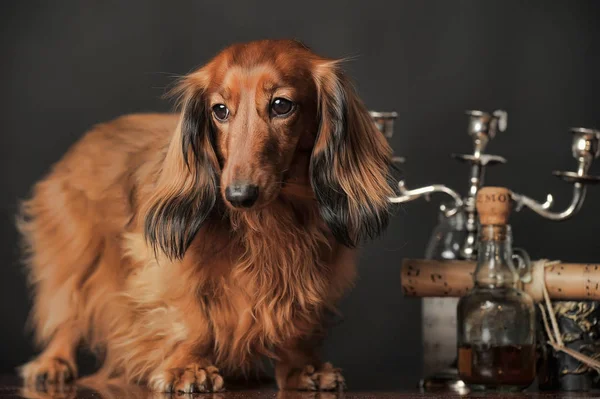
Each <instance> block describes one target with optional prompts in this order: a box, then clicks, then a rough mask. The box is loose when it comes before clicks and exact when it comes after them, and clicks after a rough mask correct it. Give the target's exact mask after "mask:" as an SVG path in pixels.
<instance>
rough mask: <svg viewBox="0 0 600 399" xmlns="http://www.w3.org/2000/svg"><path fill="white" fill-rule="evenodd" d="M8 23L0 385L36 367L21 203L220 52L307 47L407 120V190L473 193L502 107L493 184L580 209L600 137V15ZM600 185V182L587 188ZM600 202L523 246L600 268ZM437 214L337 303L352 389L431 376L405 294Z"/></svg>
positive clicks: (393, 245) (15, 15)
mask: <svg viewBox="0 0 600 399" xmlns="http://www.w3.org/2000/svg"><path fill="white" fill-rule="evenodd" d="M1 14H2V15H1V17H0V30H1V32H2V34H1V38H0V40H1V44H0V46H1V51H2V53H1V54H2V55H1V62H0V72H1V73H0V79H1V86H0V101H1V106H0V137H1V141H0V151H1V156H0V171H1V175H0V177H1V181H0V187H1V189H0V212H1V213H0V218H1V220H0V242H1V245H0V262H1V267H0V320H1V324H0V325H1V326H2V327H1V328H0V372H4V373H7V372H12V370H13V369H14V367H15V366H16V365H18V364H21V363H23V362H24V361H26V360H27V359H28V358H29V357H30V356H31V355H32V354H33V349H32V348H31V346H30V337H29V336H28V335H25V334H24V323H25V318H26V314H27V310H28V308H29V301H28V294H27V291H26V287H25V278H24V274H23V272H22V270H21V267H20V266H19V264H18V247H17V243H16V233H15V229H14V227H13V219H14V214H15V210H16V204H17V200H18V199H19V198H23V197H24V196H26V195H27V193H28V190H29V188H30V186H31V185H32V183H33V182H34V181H35V180H36V179H39V178H40V177H42V175H43V174H44V173H45V172H46V171H47V170H48V168H49V166H50V165H51V164H52V163H53V162H55V161H56V160H57V159H58V158H59V157H60V156H61V154H63V153H64V152H65V151H66V150H67V148H68V147H69V146H70V145H71V144H72V143H73V142H74V141H75V140H77V139H78V138H79V137H80V136H81V135H82V133H83V132H84V131H85V130H86V129H87V128H89V127H90V126H91V125H93V124H94V123H97V122H100V121H104V120H107V119H109V118H113V117H116V116H118V115H121V114H125V113H130V112H137V111H155V110H156V111H166V110H168V109H170V106H171V104H169V103H167V102H165V101H164V100H161V99H160V96H161V95H162V94H163V93H164V88H165V86H167V85H168V84H169V83H170V82H171V81H172V79H171V76H172V75H173V74H184V73H186V72H187V71H189V70H191V69H192V68H194V67H195V66H198V65H201V64H203V63H204V62H206V61H207V60H208V59H209V58H210V57H211V56H213V55H214V54H215V53H216V52H217V51H218V50H220V49H221V48H222V47H224V46H226V45H228V44H231V43H233V42H238V41H248V40H253V39H259V38H297V39H301V40H303V41H304V42H306V43H307V44H308V45H309V46H311V47H312V48H314V49H315V50H316V51H317V52H320V53H322V54H324V55H328V56H332V57H346V56H353V57H355V59H354V60H353V61H352V62H350V63H348V64H347V69H348V71H349V72H350V74H351V75H352V76H353V77H354V78H355V80H356V82H357V86H358V89H359V92H360V93H361V95H362V96H363V99H364V100H365V102H366V103H367V104H368V106H369V107H370V108H372V109H378V110H395V111H397V112H398V113H399V119H398V122H397V128H396V135H395V136H394V138H393V140H392V142H393V143H392V144H393V146H394V149H395V150H396V152H397V153H398V154H399V155H404V156H407V157H408V163H407V165H406V167H405V171H406V174H407V176H408V184H409V186H412V187H414V186H417V185H423V184H428V183H433V182H445V183H447V184H449V185H450V186H452V187H454V188H456V189H459V190H461V191H462V192H464V191H465V190H466V186H467V173H468V171H467V168H466V167H465V166H464V165H461V164H458V163H456V162H455V161H453V160H451V159H450V155H449V154H450V153H451V152H465V151H469V150H470V141H469V139H468V137H467V135H466V117H465V116H464V115H463V112H464V110H466V109H473V108H474V109H486V110H493V109H496V108H504V109H506V110H507V111H508V113H509V123H508V126H509V129H508V131H506V132H505V133H503V134H500V135H499V137H498V138H497V139H496V140H495V141H494V142H493V143H492V144H491V145H490V147H489V150H490V152H491V153H495V154H498V155H503V156H505V157H507V158H508V159H509V164H508V165H506V166H498V167H496V168H494V169H493V170H490V173H489V175H488V180H487V182H488V183H490V184H496V185H508V186H509V187H510V188H512V189H514V190H516V191H521V192H525V193H527V194H529V195H530V196H533V197H535V198H538V199H543V198H545V194H546V192H552V193H553V194H555V195H556V197H557V199H558V205H559V206H563V205H565V204H566V203H567V202H568V201H569V199H570V188H569V186H568V185H567V184H565V183H563V182H561V181H559V180H558V179H556V178H554V177H553V176H551V171H552V170H555V169H562V170H572V169H573V167H574V160H573V159H572V158H571V154H570V149H569V146H570V135H569V134H568V128H569V127H571V126H578V125H581V126H587V127H593V126H597V127H600V95H599V92H600V80H599V78H598V75H599V73H600V44H599V43H600V42H599V40H600V34H599V33H600V24H599V23H598V20H599V19H598V18H599V17H600V2H598V1H582V0H578V1H556V2H551V1H547V0H539V1H506V0H504V1H489V0H488V1H476V0H474V1H450V0H439V1H431V0H427V1H424V0H415V1H410V2H409V1H376V0H370V1H360V0H352V1H350V0H345V1H336V2H329V1H323V0H321V1H302V2H300V1H298V2H293V1H282V0H280V1H263V2H256V3H253V2H249V1H243V0H239V1H129V0H128V1H118V2H116V1H115V2H110V1H104V2H88V1H60V2H58V1H57V2H49V1H43V2H42V1H40V2H33V1H31V2H25V1H20V2H16V1H15V2H12V3H11V2H8V1H6V2H2V6H1ZM594 171H595V172H596V173H597V174H600V166H599V165H596V166H595V167H593V168H592V172H594ZM598 190H600V187H599V188H598V189H596V190H593V189H592V190H591V192H590V194H589V196H588V200H587V203H586V204H585V206H584V208H583V210H582V211H581V213H580V214H579V215H578V216H577V217H576V218H575V219H573V220H571V221H568V222H564V223H551V222H547V221H544V220H541V219H540V218H539V217H537V216H535V215H533V214H532V213H531V212H527V211H524V212H522V213H520V214H517V215H515V216H514V218H513V222H512V223H513V228H514V235H515V241H516V244H517V245H519V246H522V247H524V248H526V249H528V250H529V251H530V253H531V254H532V256H533V257H534V258H540V257H547V258H553V259H563V260H570V261H578V262H586V261H597V262H598V261H600V246H599V245H598V232H599V228H598V223H599V222H600V217H599V215H598V212H599V211H600V206H599V205H598V204H599V201H600V192H599V191H598ZM435 222H436V212H435V207H434V205H433V204H427V203H425V202H418V203H411V204H407V205H405V206H403V207H402V209H400V210H399V212H398V214H397V215H396V217H395V218H394V219H393V221H392V223H391V226H390V228H389V229H388V231H387V234H386V235H385V236H384V237H383V238H381V239H379V240H378V241H376V242H373V243H371V244H369V245H368V246H367V247H366V248H365V250H364V252H363V256H362V261H361V263H360V279H359V280H358V282H357V285H356V288H355V289H354V291H353V292H352V293H351V294H350V295H349V296H348V297H347V298H346V300H345V301H344V302H343V303H342V306H341V309H342V311H343V313H344V314H345V316H346V319H345V322H344V323H342V324H341V325H339V326H337V327H335V328H334V329H333V330H332V333H331V336H330V338H329V339H328V341H327V342H326V347H325V351H326V353H327V358H329V359H331V360H332V361H334V362H335V364H336V365H338V366H340V367H342V368H344V369H345V375H346V378H347V380H348V381H349V384H350V386H351V387H352V388H354V389H399V388H412V387H413V386H414V385H415V384H416V383H417V381H418V378H419V377H420V368H421V360H420V359H421V347H420V334H421V326H420V321H421V320H420V302H419V301H418V300H415V299H405V298H403V297H402V295H401V290H400V280H399V276H400V261H401V259H402V258H403V257H418V256H421V255H422V253H423V251H424V248H425V245H426V242H427V240H428V237H429V232H430V231H431V229H432V228H433V226H434V225H435Z"/></svg>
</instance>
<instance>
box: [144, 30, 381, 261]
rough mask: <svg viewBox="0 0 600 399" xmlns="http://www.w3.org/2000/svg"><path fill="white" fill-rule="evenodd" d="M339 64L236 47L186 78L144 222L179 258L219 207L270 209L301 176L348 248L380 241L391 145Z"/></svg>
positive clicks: (279, 50) (267, 48) (296, 50)
mask: <svg viewBox="0 0 600 399" xmlns="http://www.w3.org/2000/svg"><path fill="white" fill-rule="evenodd" d="M339 64H340V63H339V61H337V60H331V59H326V58H323V57H320V56H318V55H316V54H314V53H313V52H312V51H310V50H309V49H308V48H307V47H305V46H304V45H302V44H301V43H299V42H297V41H292V40H280V41H274V40H267V41H258V42H251V43H247V44H240V45H234V46H231V47H229V48H227V49H225V50H224V51H222V52H221V53H220V54H218V55H217V56H216V57H215V58H214V59H212V60H211V61H210V62H209V63H208V64H207V65H205V66H204V67H202V68H201V69H199V70H197V71H195V72H193V73H191V74H189V75H187V76H186V77H185V78H184V79H182V81H181V82H180V84H179V85H178V87H177V88H176V90H175V91H176V93H177V94H178V95H179V98H180V108H181V119H180V122H179V126H178V128H177V131H176V134H175V135H174V138H173V141H172V143H171V146H170V148H169V151H168V153H167V156H166V159H165V164H164V165H163V171H162V175H161V177H160V179H159V182H158V185H157V186H158V187H157V190H156V193H155V195H154V197H153V198H152V199H151V200H150V202H149V205H150V206H149V207H148V212H147V216H146V226H145V227H146V234H147V237H148V239H149V240H150V242H151V243H152V244H153V245H154V246H155V247H158V248H160V249H162V250H163V252H165V253H166V254H167V255H168V256H170V257H172V258H180V257H182V256H183V255H184V253H185V251H186V249H187V247H188V246H189V244H190V243H191V240H192V239H193V237H194V235H195V234H196V233H197V231H198V230H199V228H200V227H201V225H202V224H203V222H204V221H205V220H206V218H207V217H208V215H209V214H210V213H211V211H212V209H213V207H214V206H215V204H216V203H217V202H224V203H225V204H226V205H227V207H228V208H229V209H230V212H252V211H254V210H255V209H260V208H265V207H268V206H269V204H270V203H271V202H272V201H275V200H276V199H277V198H278V197H279V196H280V195H281V191H282V187H284V186H285V184H286V182H287V181H288V180H289V179H293V180H294V181H302V177H303V176H301V175H305V177H306V179H305V181H306V182H307V184H310V186H311V188H312V191H313V192H314V196H315V198H316V200H317V202H318V205H319V207H320V213H321V215H322V217H323V218H324V220H325V221H326V223H327V224H328V226H329V227H330V229H331V231H332V233H333V235H334V236H335V237H336V239H337V240H338V241H339V242H340V243H342V244H344V245H347V246H354V245H356V244H357V243H358V242H360V241H361V240H362V239H363V238H366V237H374V236H376V235H377V234H378V233H379V232H380V231H381V230H382V229H383V228H384V227H385V225H386V222H387V219H388V201H387V198H388V197H389V196H390V195H391V194H392V190H391V188H390V181H389V168H390V159H391V149H390V148H389V146H388V144H387V142H386V140H385V138H384V137H383V135H382V134H381V133H380V132H379V131H378V130H377V129H376V127H375V124H374V123H373V121H372V120H371V118H370V116H369V114H368V112H367V110H366V108H365V106H364V105H363V103H362V102H361V100H360V99H359V98H358V96H357V94H356V92H355V90H354V88H353V87H352V84H351V83H350V81H349V80H348V78H347V77H346V76H345V75H344V73H343V72H342V71H341V69H340V66H339ZM302 158H306V159H308V160H309V162H307V163H306V167H305V168H304V170H302V169H300V170H299V169H298V168H297V167H296V165H297V164H302V162H300V160H301V159H302ZM299 175H300V176H299ZM221 199H222V200H221Z"/></svg>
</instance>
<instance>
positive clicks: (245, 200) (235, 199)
mask: <svg viewBox="0 0 600 399" xmlns="http://www.w3.org/2000/svg"><path fill="white" fill-rule="evenodd" d="M225 199H226V200H227V201H229V203H230V204H231V205H233V206H235V207H237V208H250V207H251V206H252V205H254V203H255V202H256V200H257V199H258V186H255V185H254V184H246V183H233V184H231V185H230V186H228V187H227V188H226V189H225Z"/></svg>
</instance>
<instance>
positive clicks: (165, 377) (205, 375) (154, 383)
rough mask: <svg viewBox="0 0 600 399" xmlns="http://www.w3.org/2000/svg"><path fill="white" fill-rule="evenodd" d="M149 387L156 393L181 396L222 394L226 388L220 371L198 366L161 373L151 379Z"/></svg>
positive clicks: (212, 367)
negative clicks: (210, 393) (208, 393)
mask: <svg viewBox="0 0 600 399" xmlns="http://www.w3.org/2000/svg"><path fill="white" fill-rule="evenodd" d="M149 386H150V389H151V390H153V391H155V392H166V393H179V394H189V393H207V392H221V391H223V390H224V388H225V384H224V381H223V377H222V376H221V374H219V369H217V368H216V367H214V366H209V367H206V368H204V367H200V366H199V365H197V364H192V365H190V366H188V367H186V368H185V369H172V370H169V371H166V372H162V373H159V374H157V375H155V376H153V377H152V378H150V382H149Z"/></svg>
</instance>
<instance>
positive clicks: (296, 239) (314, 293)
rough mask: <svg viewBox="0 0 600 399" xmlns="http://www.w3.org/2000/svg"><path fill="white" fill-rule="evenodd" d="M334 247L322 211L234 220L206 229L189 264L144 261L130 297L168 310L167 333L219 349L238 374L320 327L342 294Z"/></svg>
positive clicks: (286, 210) (221, 360) (289, 210)
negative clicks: (336, 278)
mask: <svg viewBox="0 0 600 399" xmlns="http://www.w3.org/2000/svg"><path fill="white" fill-rule="evenodd" d="M300 215H301V216H300ZM265 232H268V234H266V233H265ZM204 234H206V235H210V240H208V239H206V240H203V235H204ZM217 237H219V238H220V239H216V238H217ZM267 237H268V239H267ZM138 240H139V237H138V238H137V239H136V240H135V241H134V242H137V243H138V245H139V241H138ZM331 241H332V240H331V239H330V238H329V237H328V236H327V232H326V229H325V228H324V225H323V223H322V221H321V219H320V217H319V215H318V212H317V210H316V207H315V208H314V210H312V209H302V210H301V211H300V212H299V210H298V209H294V208H293V207H292V206H285V207H284V206H282V207H281V209H278V210H277V212H273V211H270V212H263V213H260V212H255V213H239V214H232V215H230V217H229V219H228V220H227V223H224V222H222V223H219V224H217V225H212V226H207V228H206V230H205V231H203V232H201V233H200V234H199V235H198V237H197V238H196V239H195V240H194V243H193V244H192V246H191V247H190V249H189V250H188V253H187V254H186V256H185V258H184V259H183V261H180V262H174V263H170V262H166V263H165V264H163V261H164V260H161V259H159V260H158V262H156V261H152V260H149V259H148V258H146V260H145V261H146V262H148V263H147V266H146V267H144V268H140V269H138V270H136V272H135V273H133V274H132V275H131V277H130V279H129V280H130V281H129V282H128V296H129V297H130V298H133V302H132V303H133V305H134V306H136V307H137V308H138V311H139V309H150V310H151V312H152V313H156V307H157V306H160V307H163V308H165V310H166V311H165V312H164V313H163V314H162V317H165V318H166V320H169V322H166V323H160V325H161V329H162V328H167V329H169V328H170V327H169V326H177V330H178V333H179V334H181V335H182V338H183V335H185V340H190V339H192V340H196V341H197V344H198V346H199V347H206V348H214V353H213V356H214V357H215V361H216V362H217V364H220V365H221V367H228V366H230V367H232V368H239V366H240V363H242V364H247V365H250V364H251V363H252V362H253V361H254V360H256V358H257V356H260V355H273V354H274V353H273V352H276V351H277V349H278V348H279V347H282V346H286V345H288V344H293V342H294V341H296V340H299V339H303V338H308V337H310V335H311V334H314V333H315V332H317V330H318V329H319V328H320V326H321V325H322V322H323V314H324V312H325V311H326V310H327V308H328V307H329V306H330V297H331V296H332V294H333V293H335V292H336V291H337V289H336V288H335V287H332V286H331V285H332V284H331V281H330V277H331V275H332V265H331V262H332V254H333V248H332V246H331ZM208 242H210V245H207V244H206V243H208ZM141 252H142V251H141V249H139V248H138V249H133V248H130V251H129V254H130V256H131V255H133V256H135V255H137V254H140V253H141ZM145 252H146V254H147V255H150V252H149V251H148V250H145ZM151 258H152V257H151ZM189 292H195V293H196V295H189ZM149 302H151V303H153V304H154V305H152V304H150V303H149ZM169 313H170V314H169ZM149 315H150V313H148V316H149ZM146 324H147V325H155V324H156V323H154V322H152V321H148V320H146ZM182 326H183V327H184V328H182ZM157 333H158V334H167V335H168V334H172V333H169V332H166V331H160V332H158V331H157Z"/></svg>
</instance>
